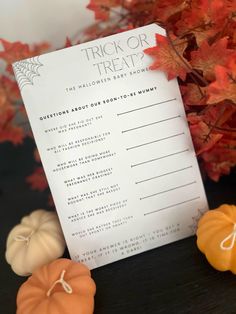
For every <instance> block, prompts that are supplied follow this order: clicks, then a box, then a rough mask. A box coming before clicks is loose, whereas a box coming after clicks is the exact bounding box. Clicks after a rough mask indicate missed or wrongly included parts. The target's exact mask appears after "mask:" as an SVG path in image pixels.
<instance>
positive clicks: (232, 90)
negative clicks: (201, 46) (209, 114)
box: [207, 65, 236, 104]
mask: <svg viewBox="0 0 236 314" xmlns="http://www.w3.org/2000/svg"><path fill="white" fill-rule="evenodd" d="M215 75H216V80H215V81H214V82H213V83H211V84H210V85H209V86H208V88H207V94H208V96H209V98H208V100H207V103H208V104H216V103H220V102H221V101H223V100H225V99H228V100H230V101H232V102H233V103H235V104H236V73H234V74H233V73H231V72H230V71H229V69H227V68H225V67H222V66H220V65H217V66H216V67H215ZM233 75H235V77H233Z"/></svg>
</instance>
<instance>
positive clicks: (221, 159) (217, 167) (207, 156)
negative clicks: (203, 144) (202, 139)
mask: <svg viewBox="0 0 236 314" xmlns="http://www.w3.org/2000/svg"><path fill="white" fill-rule="evenodd" d="M202 158H203V160H204V168H205V170H206V172H207V174H208V176H209V177H210V178H211V179H212V180H214V181H218V180H219V178H220V176H221V175H227V174H229V173H230V169H231V168H232V167H235V166H236V150H235V147H234V149H230V148H228V147H224V146H222V145H220V143H219V144H216V145H215V147H213V148H212V149H211V150H209V151H207V152H204V153H203V154H202Z"/></svg>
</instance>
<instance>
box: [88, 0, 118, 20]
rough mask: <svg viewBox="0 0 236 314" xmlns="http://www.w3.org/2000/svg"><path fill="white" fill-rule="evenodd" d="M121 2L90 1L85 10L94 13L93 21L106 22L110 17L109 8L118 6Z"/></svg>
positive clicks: (106, 0)
mask: <svg viewBox="0 0 236 314" xmlns="http://www.w3.org/2000/svg"><path fill="white" fill-rule="evenodd" d="M121 2H122V0H90V3H89V4H88V5H87V8H88V9H89V10H92V11H94V13H95V19H97V20H103V21H106V20H107V19H108V18H109V15H110V8H112V7H116V6H118V5H120V4H121Z"/></svg>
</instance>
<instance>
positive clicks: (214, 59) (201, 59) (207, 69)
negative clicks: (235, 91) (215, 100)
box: [190, 37, 234, 81]
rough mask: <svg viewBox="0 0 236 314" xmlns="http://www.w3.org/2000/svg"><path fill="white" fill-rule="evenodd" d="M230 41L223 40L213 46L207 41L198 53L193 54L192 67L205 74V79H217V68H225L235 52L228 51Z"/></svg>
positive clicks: (193, 52)
mask: <svg viewBox="0 0 236 314" xmlns="http://www.w3.org/2000/svg"><path fill="white" fill-rule="evenodd" d="M227 45H228V39H227V38H226V37H225V38H221V39H220V40H218V41H216V42H215V43H214V44H212V45H211V46H210V45H209V44H208V42H207V41H206V40H205V41H203V43H202V44H201V46H200V47H199V49H198V50H197V51H192V52H191V61H190V63H191V65H192V66H193V68H195V69H197V70H200V71H202V72H203V75H204V77H205V78H206V79H207V80H209V81H212V80H214V78H215V66H216V65H222V66H225V65H226V64H227V62H228V60H229V58H230V57H231V56H232V55H233V53H234V50H232V49H227Z"/></svg>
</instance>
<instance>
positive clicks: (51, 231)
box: [6, 209, 65, 276]
mask: <svg viewBox="0 0 236 314" xmlns="http://www.w3.org/2000/svg"><path fill="white" fill-rule="evenodd" d="M6 246H7V248H6V260H7V262H8V263H9V264H10V265H11V267H12V269H13V271H14V272H15V273H16V274H18V275H21V276H27V275H30V274H31V273H32V272H33V271H34V270H35V269H36V268H38V267H41V266H43V265H45V264H47V263H49V262H51V261H53V260H55V259H56V258H58V257H60V256H62V254H63V252H64V250H65V240H64V237H63V233H62V230H61V226H60V223H59V220H58V217H57V214H56V213H55V212H49V211H46V210H43V209H38V210H36V211H34V212H32V213H31V214H30V215H29V216H26V217H24V218H22V220H21V223H20V224H18V225H17V226H15V227H14V228H13V229H12V230H11V231H10V233H9V235H8V238H7V245H6Z"/></svg>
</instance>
